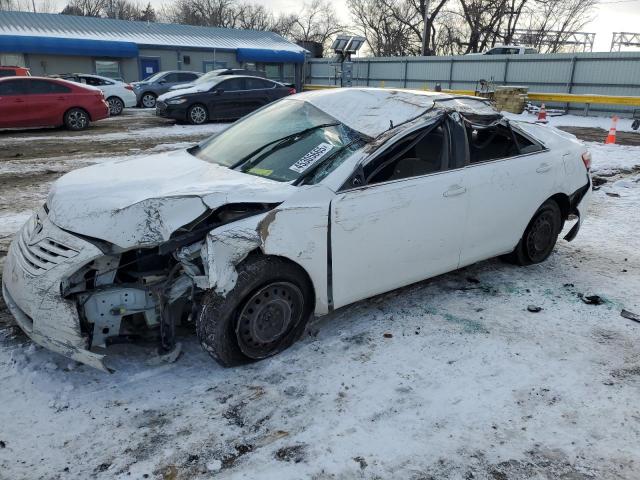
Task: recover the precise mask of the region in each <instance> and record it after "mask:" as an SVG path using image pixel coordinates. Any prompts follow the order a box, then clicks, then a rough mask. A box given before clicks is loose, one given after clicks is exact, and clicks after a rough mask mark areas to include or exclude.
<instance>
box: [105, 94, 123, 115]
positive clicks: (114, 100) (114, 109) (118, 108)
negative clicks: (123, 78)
mask: <svg viewBox="0 0 640 480" xmlns="http://www.w3.org/2000/svg"><path fill="white" fill-rule="evenodd" d="M107 103H108V104H109V115H111V116H112V117H115V116H117V115H120V114H121V113H122V111H123V110H124V102H123V101H122V100H120V99H119V98H118V97H109V98H107Z"/></svg>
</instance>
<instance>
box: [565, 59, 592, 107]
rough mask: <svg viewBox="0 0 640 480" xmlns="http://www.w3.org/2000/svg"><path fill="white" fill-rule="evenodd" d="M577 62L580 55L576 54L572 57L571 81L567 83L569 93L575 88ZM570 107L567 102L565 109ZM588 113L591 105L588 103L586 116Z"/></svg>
mask: <svg viewBox="0 0 640 480" xmlns="http://www.w3.org/2000/svg"><path fill="white" fill-rule="evenodd" d="M577 62H578V57H576V56H575V55H574V56H573V57H571V72H570V73H569V82H568V83H567V93H571V91H572V90H573V79H574V77H575V74H576V63H577ZM569 107H570V105H569V104H568V103H567V104H565V109H566V110H567V112H568V111H569ZM588 115H589V105H587V108H586V110H585V114H584V116H585V117H586V116H588Z"/></svg>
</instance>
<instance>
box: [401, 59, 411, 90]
mask: <svg viewBox="0 0 640 480" xmlns="http://www.w3.org/2000/svg"><path fill="white" fill-rule="evenodd" d="M408 68H409V60H406V59H405V61H404V78H403V80H402V85H403V87H404V88H407V69H408Z"/></svg>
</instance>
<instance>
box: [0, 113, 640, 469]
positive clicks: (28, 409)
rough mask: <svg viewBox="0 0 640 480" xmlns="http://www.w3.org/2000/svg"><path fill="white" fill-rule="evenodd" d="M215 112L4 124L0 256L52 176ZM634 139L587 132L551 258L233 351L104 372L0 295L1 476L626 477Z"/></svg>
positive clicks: (136, 361) (630, 421)
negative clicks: (579, 184) (575, 215)
mask: <svg viewBox="0 0 640 480" xmlns="http://www.w3.org/2000/svg"><path fill="white" fill-rule="evenodd" d="M223 128H225V125H223V124H210V125H207V126H203V127H198V128H196V127H187V126H176V125H173V124H171V123H170V122H166V121H164V120H160V119H156V118H155V117H153V116H152V115H151V113H150V112H145V111H127V112H126V114H125V115H124V116H123V117H121V118H115V119H110V120H108V121H106V122H101V123H98V124H96V125H95V126H94V127H92V129H91V130H89V131H88V132H85V133H84V134H81V135H78V134H71V133H69V132H65V131H59V130H39V131H29V132H8V133H7V132H5V133H0V141H2V145H3V149H2V151H1V152H0V265H1V264H2V261H3V256H4V254H5V253H6V249H7V246H8V243H9V241H10V238H11V236H12V235H13V233H14V232H15V231H16V230H17V229H18V228H19V227H20V225H21V224H22V223H23V222H24V221H25V220H26V218H27V216H28V214H29V212H30V211H31V210H32V209H33V208H35V207H37V206H38V205H40V204H41V203H42V201H43V199H44V197H45V195H46V192H47V190H48V188H49V185H50V183H51V182H52V181H53V180H55V179H56V178H57V177H58V176H60V175H62V174H63V173H65V172H67V171H69V170H71V169H74V168H78V167H81V166H84V165H87V164H90V163H94V162H101V161H108V160H113V159H121V158H128V157H129V158H130V157H133V156H135V155H141V154H143V153H144V152H149V151H153V152H156V151H166V150H170V149H173V148H183V147H184V146H186V145H189V144H192V143H194V142H196V141H198V140H200V139H202V138H204V137H206V136H207V135H210V134H212V133H214V132H216V131H220V130H221V129H223ZM566 128H567V129H568V130H569V129H570V130H571V132H572V133H574V134H577V135H579V136H580V135H583V134H584V136H585V139H587V140H593V139H594V138H596V139H597V137H598V134H599V133H600V134H601V137H602V139H604V137H605V136H606V132H605V131H604V130H602V129H601V128H600V124H594V125H593V126H589V125H584V124H582V123H581V124H580V126H578V127H572V126H567V127H566ZM581 129H588V130H584V131H583V130H581ZM625 135H627V134H625ZM628 135H631V136H633V137H630V138H631V140H629V141H625V143H629V144H633V145H635V143H633V142H635V141H636V139H637V138H640V134H636V133H632V132H630V133H628ZM633 145H612V146H609V145H608V146H605V145H601V144H595V143H594V144H591V145H590V147H591V149H592V152H593V156H594V172H595V174H596V175H597V177H598V178H599V183H601V185H600V188H599V189H598V190H597V191H596V192H594V198H593V204H592V208H591V210H590V212H589V214H590V215H589V217H588V219H587V221H586V223H585V225H584V226H583V228H582V230H581V232H580V234H579V236H578V238H577V239H576V240H575V241H574V242H572V243H567V242H564V241H561V242H559V244H558V247H557V250H556V252H555V253H554V254H553V255H552V256H551V258H550V259H549V261H547V262H546V263H544V264H541V265H536V266H533V267H529V268H517V267H514V266H511V265H507V264H504V263H502V262H500V261H499V260H490V261H487V262H482V263H479V264H476V265H473V266H471V267H468V268H465V269H462V270H459V271H456V272H453V273H450V274H447V275H443V276H441V277H438V278H434V279H431V280H429V281H425V282H421V283H418V284H415V285H412V286H410V287H407V288H404V289H400V290H397V291H394V292H391V293H388V294H385V295H381V296H378V297H375V298H373V299H370V300H367V301H363V302H360V303H358V304H355V305H352V306H350V307H346V308H343V309H340V310H339V311H337V312H335V313H333V314H331V315H329V316H326V317H323V318H321V319H317V320H315V321H314V322H312V325H311V326H310V328H309V329H308V332H307V334H306V335H305V337H304V338H303V339H302V340H301V341H300V342H299V343H298V344H297V345H295V346H294V347H293V348H292V349H290V350H289V351H287V352H285V353H283V354H281V355H279V356H277V357H275V358H273V359H269V360H267V361H263V362H260V363H258V364H254V365H249V366H246V367H242V368H236V369H222V368H221V367H219V366H218V365H217V364H215V363H214V362H213V361H212V360H211V359H210V358H209V357H208V356H207V355H206V354H205V353H203V352H202V351H201V350H200V348H199V346H198V344H197V341H196V340H195V338H194V337H193V335H191V334H189V332H185V334H184V336H183V337H182V338H181V341H182V342H183V345H184V353H183V355H182V356H181V358H180V359H179V360H178V361H177V362H176V363H174V364H163V365H153V364H151V363H150V362H149V359H150V358H151V356H152V351H153V346H152V345H140V346H133V345H122V346H118V347H115V353H114V357H115V362H116V367H117V371H116V373H114V374H112V375H107V374H103V373H101V372H98V371H94V370H92V369H91V368H89V367H85V366H83V365H79V364H76V363H74V362H72V361H69V360H68V359H66V358H63V357H61V356H59V355H56V354H54V353H51V352H48V351H46V350H43V349H41V348H40V347H37V346H35V345H33V344H32V343H31V342H30V341H29V339H28V338H27V337H26V336H25V335H24V334H22V333H21V332H20V330H19V329H18V328H17V327H15V326H14V325H13V324H12V320H11V318H10V315H9V314H8V311H7V310H6V307H5V306H4V304H3V303H2V301H1V300H0V384H1V385H2V388H1V389H0V405H2V407H1V408H0V479H4V478H7V479H23V478H25V479H26V478H28V479H58V478H59V479H67V478H69V479H87V478H98V479H111V478H122V479H124V478H126V479H143V478H163V479H167V480H168V479H204V478H224V479H230V478H247V479H257V478H260V479H262V478H273V479H278V480H280V479H301V478H314V479H352V478H363V479H373V478H384V479H387V478H394V479H395V478H398V479H416V480H417V479H499V480H500V479H509V480H511V479H522V480H524V479H532V478H536V479H549V480H551V479H573V480H576V479H637V478H640V404H638V391H639V388H640V342H638V337H639V336H640V324H639V323H635V322H633V321H631V320H629V319H626V318H623V317H622V316H621V315H620V312H621V310H622V309H626V310H628V311H631V312H635V313H638V314H640V297H638V292H639V291H640V235H638V227H639V226H640V147H637V146H633ZM593 294H595V295H599V296H600V297H601V298H602V299H603V301H604V302H603V304H601V305H589V304H586V303H585V302H584V301H583V300H582V298H583V297H584V296H588V295H593ZM529 305H535V306H539V307H541V308H542V310H541V311H540V312H538V313H531V312H529V311H527V307H528V306H529Z"/></svg>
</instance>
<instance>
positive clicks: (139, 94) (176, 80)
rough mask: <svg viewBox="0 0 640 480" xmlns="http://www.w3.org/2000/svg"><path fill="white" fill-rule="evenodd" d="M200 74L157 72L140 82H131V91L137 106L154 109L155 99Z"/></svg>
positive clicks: (189, 81) (172, 71) (192, 80)
mask: <svg viewBox="0 0 640 480" xmlns="http://www.w3.org/2000/svg"><path fill="white" fill-rule="evenodd" d="M201 75H202V73H199V72H186V71H184V70H171V71H168V72H158V73H156V74H155V75H152V76H150V77H149V78H146V79H145V80H143V81H141V82H133V83H132V84H131V85H132V86H133V91H134V92H135V93H136V98H137V99H138V106H139V107H144V108H154V107H155V106H156V99H157V98H158V97H159V96H160V95H162V94H163V93H166V92H168V91H169V89H170V88H171V87H174V86H176V85H179V84H181V83H191V82H194V81H195V80H197V79H198V77H200V76H201Z"/></svg>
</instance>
